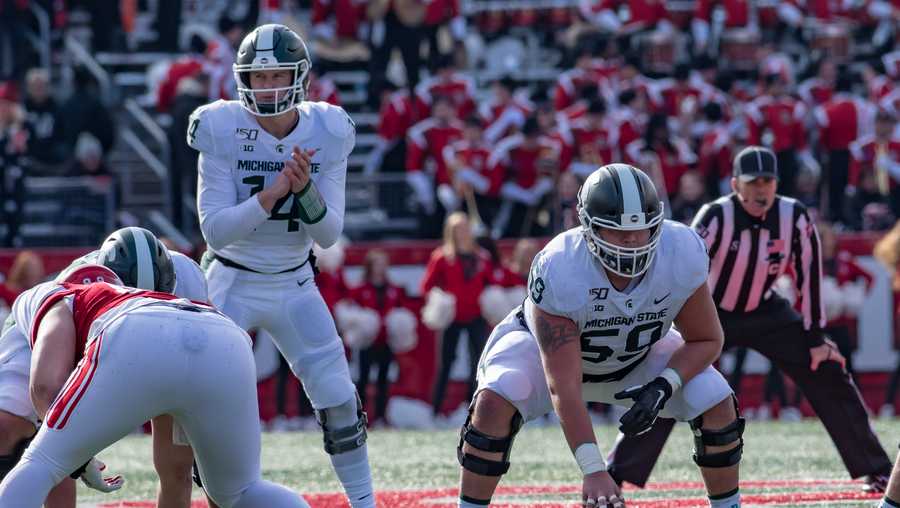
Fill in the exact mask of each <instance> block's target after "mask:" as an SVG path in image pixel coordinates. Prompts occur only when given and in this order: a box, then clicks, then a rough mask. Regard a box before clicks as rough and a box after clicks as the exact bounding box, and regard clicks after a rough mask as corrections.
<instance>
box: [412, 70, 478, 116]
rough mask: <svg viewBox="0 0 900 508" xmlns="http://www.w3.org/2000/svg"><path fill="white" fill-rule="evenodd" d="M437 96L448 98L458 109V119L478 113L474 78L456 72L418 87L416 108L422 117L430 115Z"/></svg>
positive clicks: (425, 81)
mask: <svg viewBox="0 0 900 508" xmlns="http://www.w3.org/2000/svg"><path fill="white" fill-rule="evenodd" d="M437 96H444V97H448V98H449V99H450V101H451V102H453V106H454V107H456V117H457V118H466V117H467V116H469V115H471V114H472V113H475V112H476V109H477V107H476V106H475V99H474V97H475V82H474V81H473V80H472V78H470V77H468V76H466V75H464V74H461V73H458V72H454V73H452V74H449V75H446V76H441V75H437V76H434V77H431V78H428V79H426V80H424V81H422V82H420V83H419V84H418V85H416V107H417V108H418V111H419V113H420V114H422V115H426V114H430V112H431V105H432V103H433V102H434V98H435V97H437Z"/></svg>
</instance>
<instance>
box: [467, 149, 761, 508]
mask: <svg viewBox="0 0 900 508" xmlns="http://www.w3.org/2000/svg"><path fill="white" fill-rule="evenodd" d="M578 216H579V220H580V222H581V226H580V227H578V228H573V229H570V230H568V231H566V232H564V233H562V234H560V235H558V236H556V238H554V239H553V240H552V241H551V242H550V243H549V244H547V246H546V247H545V248H544V249H543V250H542V251H541V252H540V253H539V254H538V255H537V257H536V258H535V260H534V262H533V264H532V268H531V273H530V275H529V283H528V288H529V289H528V298H527V299H526V300H525V302H524V304H523V306H522V307H520V308H519V309H516V310H515V311H513V312H512V313H510V315H509V316H507V317H506V319H505V320H504V321H503V322H501V323H500V324H499V325H498V326H497V327H496V328H495V329H494V332H493V333H492V334H491V337H490V338H489V339H488V344H487V346H486V347H485V349H484V353H483V354H482V357H481V360H480V362H479V366H478V388H477V390H476V396H475V400H474V401H473V403H472V411H471V414H470V416H469V418H468V420H467V421H466V423H465V425H464V426H463V428H462V431H461V433H460V444H459V447H458V457H459V461H460V464H461V465H462V471H461V486H460V499H459V506H460V507H465V508H471V507H476V506H486V505H488V504H489V503H490V501H491V497H492V495H493V492H494V489H495V488H496V486H497V483H498V482H499V480H500V476H501V475H503V474H504V473H505V472H506V471H507V470H508V468H509V456H510V450H511V447H512V442H513V438H514V436H515V434H516V432H517V431H518V430H519V428H520V427H521V425H522V423H523V422H527V421H529V420H532V419H535V418H537V417H539V416H542V415H544V414H546V413H549V412H550V411H553V410H556V413H557V414H558V415H559V418H560V423H561V425H562V429H563V433H564V434H565V437H566V441H567V442H568V444H569V448H570V450H571V451H572V452H573V454H574V455H575V460H576V462H577V463H578V465H579V467H580V468H581V470H582V472H583V474H584V481H583V486H582V501H583V506H585V507H587V506H590V507H602V508H606V507H607V506H613V507H616V508H618V507H624V506H625V501H624V499H623V498H622V494H621V491H620V490H619V488H618V487H617V486H616V484H615V482H614V481H613V479H612V477H610V475H609V474H608V473H607V472H606V463H605V461H604V459H603V454H602V453H601V452H600V449H599V448H598V446H597V444H596V439H595V437H594V431H593V428H592V426H591V420H590V418H589V417H588V413H587V410H586V408H585V401H596V402H606V403H616V404H621V405H625V406H629V407H630V409H629V410H628V411H627V412H626V413H625V414H624V415H623V416H622V418H621V420H620V423H621V426H620V427H619V428H620V430H621V431H622V432H624V433H625V434H627V435H638V434H641V433H643V432H645V431H646V430H647V429H649V428H650V426H651V425H652V423H653V421H654V420H656V418H657V416H658V415H669V416H670V417H673V418H676V419H678V420H682V421H689V422H690V425H691V428H692V430H693V431H694V435H695V436H696V437H695V454H694V461H695V462H696V463H697V465H698V466H700V471H701V473H702V475H703V479H704V481H705V483H706V487H707V491H708V493H709V499H710V501H709V502H710V506H712V507H716V508H718V507H727V508H735V507H739V506H740V494H739V491H738V465H739V461H740V458H741V450H742V448H743V439H742V437H741V436H742V433H743V429H744V420H743V418H740V417H739V416H738V414H737V401H736V400H735V399H734V395H733V393H732V390H731V388H730V387H729V386H728V383H727V382H726V381H725V379H724V378H723V377H722V376H721V374H719V373H718V372H717V371H716V370H715V369H713V368H712V367H711V366H710V365H711V364H712V362H713V361H714V360H715V359H716V358H717V357H718V355H719V353H720V352H721V348H722V342H723V337H722V329H721V327H720V325H719V321H718V319H717V317H716V312H715V307H714V306H713V303H712V299H711V297H710V294H709V289H708V288H707V287H706V274H707V270H708V265H709V260H708V257H707V255H706V248H705V246H704V244H703V241H702V240H701V239H700V237H699V236H698V235H697V234H696V233H694V232H693V231H692V230H690V229H689V228H687V227H685V226H682V225H680V224H677V223H674V222H669V221H664V220H663V209H662V203H661V202H660V201H659V198H658V197H657V193H656V190H655V188H654V187H653V183H652V182H651V181H650V179H649V178H648V177H647V175H646V174H644V173H643V172H642V171H640V170H638V169H636V168H634V167H631V166H628V165H625V164H610V165H607V166H603V167H601V168H599V169H598V170H596V171H595V172H594V173H592V174H591V175H590V176H589V177H588V178H587V180H586V181H585V183H584V185H583V186H582V188H581V190H580V191H579V193H578ZM673 321H674V322H675V324H677V325H678V329H679V331H680V334H679V333H678V332H676V331H674V330H671V326H672V323H673Z"/></svg>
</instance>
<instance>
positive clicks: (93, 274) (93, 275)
mask: <svg viewBox="0 0 900 508" xmlns="http://www.w3.org/2000/svg"><path fill="white" fill-rule="evenodd" d="M60 279H61V282H64V283H69V284H93V283H95V282H106V283H108V284H115V285H116V286H121V285H122V279H120V278H119V276H118V275H116V272H114V271H112V270H110V269H109V268H107V267H105V266H103V265H95V264H85V265H78V266H75V267H72V268H70V269H68V270H66V271H65V272H64V273H63V275H62V276H61V277H60V278H59V279H57V280H60Z"/></svg>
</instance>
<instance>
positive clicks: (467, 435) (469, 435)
mask: <svg viewBox="0 0 900 508" xmlns="http://www.w3.org/2000/svg"><path fill="white" fill-rule="evenodd" d="M521 428H522V415H521V414H519V412H518V411H517V412H516V414H515V415H514V416H513V418H512V422H511V423H510V429H509V436H507V437H499V438H498V437H491V436H488V435H487V434H485V433H483V432H481V431H480V430H478V429H476V428H475V427H473V426H472V411H471V410H469V416H468V417H467V418H466V423H465V424H463V426H462V429H461V430H460V432H459V445H458V446H457V447H456V458H457V460H459V465H460V466H462V467H463V469H466V470H468V471H471V472H473V473H475V474H480V475H482V476H502V475H504V474H506V472H507V471H509V453H510V451H511V450H512V444H513V440H514V439H515V437H516V434H517V433H518V432H519V429H521ZM464 443H469V446H471V447H473V448H475V449H476V450H481V451H484V452H492V453H502V454H503V458H501V459H500V460H490V459H485V458H483V457H478V456H476V455H471V454H469V453H466V452H464V451H463V444H464Z"/></svg>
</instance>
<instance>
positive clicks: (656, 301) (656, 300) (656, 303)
mask: <svg viewBox="0 0 900 508" xmlns="http://www.w3.org/2000/svg"><path fill="white" fill-rule="evenodd" d="M671 294H672V292H671V291H670V292H668V293H666V296H664V297H662V298H659V299H657V298H654V299H653V305H659V304H660V303H661V302H662V301H663V300H665V299H666V298H668V297H669V295H671Z"/></svg>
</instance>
